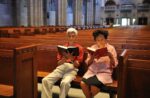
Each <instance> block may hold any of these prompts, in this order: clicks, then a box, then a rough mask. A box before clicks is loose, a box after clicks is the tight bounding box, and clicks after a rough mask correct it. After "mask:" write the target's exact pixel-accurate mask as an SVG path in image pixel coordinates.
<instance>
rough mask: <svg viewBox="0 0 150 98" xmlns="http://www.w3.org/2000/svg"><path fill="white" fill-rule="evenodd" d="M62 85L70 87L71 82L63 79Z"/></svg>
mask: <svg viewBox="0 0 150 98" xmlns="http://www.w3.org/2000/svg"><path fill="white" fill-rule="evenodd" d="M60 86H68V87H70V86H71V85H70V82H69V81H61V83H60Z"/></svg>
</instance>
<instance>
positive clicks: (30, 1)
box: [27, 0, 35, 26]
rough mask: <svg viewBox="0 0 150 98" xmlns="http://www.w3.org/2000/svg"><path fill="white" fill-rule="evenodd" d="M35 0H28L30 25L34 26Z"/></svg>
mask: <svg viewBox="0 0 150 98" xmlns="http://www.w3.org/2000/svg"><path fill="white" fill-rule="evenodd" d="M34 3H35V2H34V0H28V2H27V6H28V26H34V14H35V13H34V5H33V4H34Z"/></svg>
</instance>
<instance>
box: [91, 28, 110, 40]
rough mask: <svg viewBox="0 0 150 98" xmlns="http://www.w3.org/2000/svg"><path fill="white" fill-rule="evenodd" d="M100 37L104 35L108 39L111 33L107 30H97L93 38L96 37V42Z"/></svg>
mask: <svg viewBox="0 0 150 98" xmlns="http://www.w3.org/2000/svg"><path fill="white" fill-rule="evenodd" d="M99 35H103V36H104V38H105V39H107V37H108V35H109V33H108V31H107V30H95V31H94V32H93V37H94V40H96V38H97V37H98V36H99Z"/></svg>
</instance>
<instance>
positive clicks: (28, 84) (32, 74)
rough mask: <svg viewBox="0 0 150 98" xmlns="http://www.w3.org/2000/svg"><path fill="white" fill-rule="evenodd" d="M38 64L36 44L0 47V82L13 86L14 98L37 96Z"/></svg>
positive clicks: (1, 95)
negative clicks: (12, 47)
mask: <svg viewBox="0 0 150 98" xmlns="http://www.w3.org/2000/svg"><path fill="white" fill-rule="evenodd" d="M0 45H1V43H0ZM36 65H37V64H36V46H35V45H28V46H22V47H16V48H14V49H8V48H6V49H5V48H3V49H0V84H3V85H10V86H11V87H13V91H12V92H13V94H12V95H13V97H14V98H36V97H37V71H36ZM5 87H6V86H5ZM1 93H2V92H1ZM4 96H5V95H3V94H0V97H4Z"/></svg>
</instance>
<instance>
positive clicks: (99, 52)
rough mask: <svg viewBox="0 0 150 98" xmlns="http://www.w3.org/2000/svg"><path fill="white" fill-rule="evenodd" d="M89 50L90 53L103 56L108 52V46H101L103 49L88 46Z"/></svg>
mask: <svg viewBox="0 0 150 98" xmlns="http://www.w3.org/2000/svg"><path fill="white" fill-rule="evenodd" d="M87 50H88V52H89V53H90V54H92V55H93V54H94V55H96V57H97V58H99V57H102V56H106V55H107V53H108V50H107V47H105V48H101V49H94V48H91V47H87Z"/></svg>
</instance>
